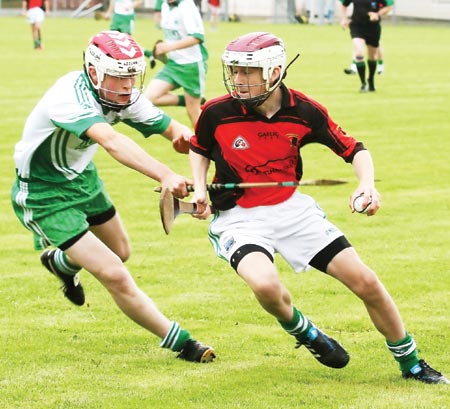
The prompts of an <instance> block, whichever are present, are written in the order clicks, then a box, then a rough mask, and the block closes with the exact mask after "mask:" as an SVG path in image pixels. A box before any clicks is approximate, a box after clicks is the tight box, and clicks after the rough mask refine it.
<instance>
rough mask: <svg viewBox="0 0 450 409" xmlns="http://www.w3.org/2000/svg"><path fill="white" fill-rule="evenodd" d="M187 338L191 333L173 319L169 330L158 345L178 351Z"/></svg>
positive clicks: (189, 337)
mask: <svg viewBox="0 0 450 409" xmlns="http://www.w3.org/2000/svg"><path fill="white" fill-rule="evenodd" d="M188 339H191V334H189V332H188V331H186V330H185V329H182V328H181V327H180V325H179V324H178V322H175V321H174V322H172V326H171V327H170V330H169V332H168V333H167V335H166V336H165V337H164V338H163V339H162V341H161V343H160V344H159V346H161V347H162V348H169V349H171V350H172V351H175V352H178V351H181V350H182V349H183V345H184V343H185V342H186V341H187V340H188Z"/></svg>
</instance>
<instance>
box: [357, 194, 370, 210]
mask: <svg viewBox="0 0 450 409" xmlns="http://www.w3.org/2000/svg"><path fill="white" fill-rule="evenodd" d="M365 200H367V198H365V197H364V195H361V196H358V197H356V198H355V200H354V201H353V208H354V209H355V211H356V212H358V213H366V212H367V210H369V207H370V205H371V204H372V201H371V200H370V199H369V201H368V202H367V204H366V205H365V206H364V201H365Z"/></svg>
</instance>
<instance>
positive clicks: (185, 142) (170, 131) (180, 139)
mask: <svg viewBox="0 0 450 409" xmlns="http://www.w3.org/2000/svg"><path fill="white" fill-rule="evenodd" d="M192 133H193V132H192V130H191V129H190V128H188V127H187V126H185V125H182V124H180V123H179V122H178V121H176V120H175V119H172V120H171V121H170V123H169V126H168V127H167V129H166V130H165V131H164V132H163V133H162V135H163V136H164V137H166V138H167V139H168V140H169V141H172V146H173V148H174V149H175V150H176V151H177V152H179V153H189V141H190V139H191V136H192Z"/></svg>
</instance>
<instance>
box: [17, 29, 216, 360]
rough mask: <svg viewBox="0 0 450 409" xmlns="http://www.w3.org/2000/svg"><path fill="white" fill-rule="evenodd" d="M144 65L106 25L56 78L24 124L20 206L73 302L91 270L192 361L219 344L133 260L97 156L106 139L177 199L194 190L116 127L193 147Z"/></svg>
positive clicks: (125, 308) (128, 40)
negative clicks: (167, 304)
mask: <svg viewBox="0 0 450 409" xmlns="http://www.w3.org/2000/svg"><path fill="white" fill-rule="evenodd" d="M145 67H146V63H145V59H144V57H143V54H142V49H141V47H140V46H139V45H138V44H137V43H136V42H135V41H134V40H133V38H132V37H130V36H129V35H128V34H123V33H119V32H117V31H104V32H101V33H99V34H97V35H95V36H94V37H93V38H92V39H91V40H90V41H89V45H88V47H87V48H86V50H85V53H84V71H73V72H70V73H68V74H66V75H64V76H63V77H61V78H60V79H59V80H57V81H56V82H55V84H54V85H53V86H52V87H51V88H50V89H49V90H48V91H47V92H46V93H45V94H44V96H43V97H42V98H41V99H40V101H39V102H38V103H37V105H36V106H35V108H34V109H33V111H32V112H31V114H30V115H29V117H28V119H27V121H26V123H25V127H24V130H23V134H22V138H21V140H20V141H19V142H18V143H17V144H16V147H15V152H14V160H15V164H16V174H17V178H16V181H15V182H14V184H13V187H12V191H11V199H12V204H13V208H14V211H15V213H16V215H17V217H18V218H19V220H20V221H21V222H22V224H23V225H24V226H25V227H26V228H27V229H29V230H30V231H31V232H32V233H33V237H34V245H35V249H36V250H44V249H46V248H47V247H51V248H50V249H46V250H44V252H43V253H42V254H41V262H42V264H43V265H44V267H46V268H47V270H49V271H50V272H51V273H52V274H53V275H55V276H56V277H57V278H58V279H59V280H60V281H61V283H62V290H63V293H64V296H65V297H66V298H68V299H69V300H70V301H71V302H72V303H74V304H75V305H80V306H81V305H83V304H84V303H85V294H84V289H83V286H82V285H81V283H80V280H79V272H80V270H81V269H82V268H84V269H85V270H86V271H88V272H89V273H91V274H92V275H93V276H94V277H95V278H96V279H97V280H98V281H99V282H100V283H101V284H102V285H103V286H104V287H105V288H106V289H107V290H108V292H109V293H110V295H111V297H112V298H113V299H114V301H115V303H116V304H117V306H118V307H119V308H120V309H121V311H122V312H123V313H124V314H125V315H127V316H128V317H129V318H130V319H131V320H133V321H134V322H135V323H137V324H138V325H140V326H142V327H143V328H145V329H146V330H148V331H150V332H151V333H153V334H154V335H156V336H158V337H160V338H161V343H160V345H161V346H162V347H164V348H169V349H171V350H172V351H175V352H178V357H179V358H182V359H185V360H187V361H193V362H209V361H211V360H212V359H213V358H214V351H213V349H212V348H211V347H209V346H206V345H203V344H201V343H200V342H198V341H196V340H194V339H192V337H191V336H190V334H189V332H188V331H186V330H185V329H182V328H181V327H180V325H179V324H178V323H177V322H175V321H170V320H169V319H168V318H167V317H166V316H164V315H163V314H162V313H161V312H160V311H159V309H158V308H157V307H156V305H155V304H154V302H153V301H152V300H151V299H150V298H149V297H148V296H147V295H146V294H145V293H144V292H143V291H142V290H141V289H140V288H139V287H138V286H137V284H136V282H135V281H134V279H133V277H132V276H131V274H130V272H129V271H128V269H127V268H126V267H125V264H124V262H125V261H126V260H127V259H128V258H129V257H130V252H131V250H130V243H129V239H128V236H127V233H126V231H125V228H124V226H123V224H122V222H121V219H120V216H119V213H118V212H117V210H116V208H115V207H114V205H113V203H112V202H111V199H110V198H109V196H108V194H107V193H106V190H105V188H104V185H103V182H102V180H101V179H100V177H99V176H98V173H97V169H96V166H95V165H94V163H93V161H92V159H93V156H94V154H95V152H96V151H97V149H98V147H99V146H101V147H103V148H104V149H105V150H106V152H108V153H109V154H110V155H111V156H112V157H113V158H114V159H116V160H117V161H118V162H119V163H121V164H122V165H124V166H127V167H129V168H131V169H134V170H136V171H138V172H140V173H142V174H144V175H145V176H147V177H149V178H151V179H154V180H157V181H158V182H160V183H161V184H162V186H164V187H165V188H167V189H168V190H169V191H171V192H173V194H174V195H175V196H178V197H185V196H187V195H188V192H187V190H186V183H187V182H188V181H187V179H186V178H185V177H184V176H181V175H178V174H176V173H175V172H173V171H172V170H171V169H170V168H169V167H167V166H166V165H164V164H163V163H161V162H160V161H158V160H157V159H155V158H153V157H152V156H150V155H149V154H147V153H146V151H144V150H143V149H142V148H140V146H139V145H138V144H137V143H135V142H134V141H133V140H132V139H131V138H129V137H127V136H126V135H124V134H122V133H120V132H117V131H116V130H115V129H114V128H113V127H112V125H113V124H116V123H118V122H122V121H123V122H124V123H126V124H128V125H129V126H130V127H132V128H134V129H136V130H137V131H139V132H141V133H142V135H143V136H145V137H148V136H150V135H151V134H154V133H157V134H162V135H163V136H165V137H166V138H167V139H169V140H171V141H172V143H173V146H174V148H175V149H176V150H178V151H182V152H185V153H186V152H187V150H188V148H189V138H190V136H191V133H192V132H191V130H190V129H189V128H187V127H186V126H184V125H181V124H180V123H178V122H177V121H175V120H173V119H171V118H170V117H168V116H167V115H166V114H165V113H164V112H163V111H161V110H160V109H159V108H156V107H155V106H153V105H152V104H151V102H150V101H148V100H147V99H146V98H144V97H141V90H142V87H143V81H144V76H145Z"/></svg>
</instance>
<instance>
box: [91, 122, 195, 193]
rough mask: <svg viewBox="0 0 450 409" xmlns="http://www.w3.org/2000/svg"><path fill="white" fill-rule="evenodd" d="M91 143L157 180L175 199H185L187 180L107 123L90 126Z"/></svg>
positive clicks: (126, 164)
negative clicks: (96, 144) (95, 143)
mask: <svg viewBox="0 0 450 409" xmlns="http://www.w3.org/2000/svg"><path fill="white" fill-rule="evenodd" d="M86 135H87V136H89V138H91V139H92V140H93V141H95V142H97V143H98V144H99V145H101V146H102V147H103V148H104V149H105V150H106V151H107V152H108V153H109V154H110V155H111V156H112V157H113V158H114V159H116V160H117V161H118V162H120V163H122V164H123V165H125V166H127V167H129V168H131V169H134V170H136V171H138V172H141V173H143V174H144V175H146V176H148V177H150V178H152V179H154V180H157V181H158V182H160V183H161V185H162V186H163V187H165V188H167V189H169V190H170V192H171V193H172V194H173V195H174V196H176V197H186V196H187V195H188V191H187V189H186V183H188V181H187V179H186V178H185V177H184V176H181V175H178V174H176V173H175V172H173V171H172V170H171V169H170V168H169V167H167V166H166V165H164V164H163V163H161V162H160V161H158V160H157V159H155V158H153V157H152V156H150V155H149V154H148V153H147V152H146V151H144V150H143V149H142V148H141V147H140V146H139V145H138V144H137V143H136V142H134V141H133V140H132V139H130V138H129V137H127V136H125V135H123V134H121V133H120V132H117V131H116V130H115V129H114V128H113V127H112V126H111V125H109V124H107V123H97V124H94V125H92V126H91V127H90V128H89V129H88V130H87V132H86Z"/></svg>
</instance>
